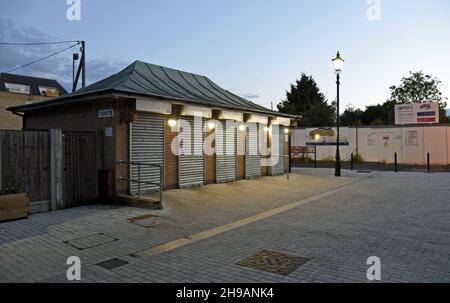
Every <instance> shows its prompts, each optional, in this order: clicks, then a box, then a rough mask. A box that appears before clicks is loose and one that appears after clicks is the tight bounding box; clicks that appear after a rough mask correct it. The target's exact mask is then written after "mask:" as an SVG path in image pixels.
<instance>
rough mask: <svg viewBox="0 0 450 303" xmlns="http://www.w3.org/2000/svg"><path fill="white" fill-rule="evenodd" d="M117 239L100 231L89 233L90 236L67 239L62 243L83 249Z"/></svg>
mask: <svg viewBox="0 0 450 303" xmlns="http://www.w3.org/2000/svg"><path fill="white" fill-rule="evenodd" d="M118 240H119V239H116V238H114V237H111V236H108V235H105V234H102V233H100V234H95V235H91V236H86V237H81V238H76V239H72V240H69V241H64V243H66V244H67V245H70V246H72V247H74V248H76V249H78V250H84V249H88V248H93V247H97V246H101V245H104V244H108V243H111V242H114V241H118Z"/></svg>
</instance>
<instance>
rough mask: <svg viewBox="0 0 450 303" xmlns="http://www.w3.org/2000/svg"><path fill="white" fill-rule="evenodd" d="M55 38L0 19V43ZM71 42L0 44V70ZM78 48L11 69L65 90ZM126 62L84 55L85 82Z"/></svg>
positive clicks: (5, 69)
mask: <svg viewBox="0 0 450 303" xmlns="http://www.w3.org/2000/svg"><path fill="white" fill-rule="evenodd" d="M61 40H64V39H61V38H60V37H55V36H52V35H49V34H47V33H44V32H41V31H39V30H37V29H35V28H32V27H19V26H16V25H15V24H14V22H12V21H11V20H8V19H0V42H18V43H22V42H46V41H61ZM70 45H71V44H67V45H66V44H56V45H41V46H5V45H0V72H6V71H8V70H11V69H13V68H16V67H18V66H21V65H24V64H27V63H29V62H32V61H35V60H38V59H40V58H43V57H45V56H48V55H50V54H52V53H55V52H57V51H59V50H62V49H64V48H66V47H68V46H70ZM77 51H79V47H78V46H75V47H74V48H72V49H70V50H67V51H65V52H63V53H61V54H59V55H56V56H53V57H51V58H48V59H46V60H44V61H41V62H38V63H35V64H32V65H30V66H28V67H25V68H22V69H18V70H17V71H14V73H16V74H21V75H28V76H35V77H43V78H50V79H55V80H57V81H58V82H59V83H60V84H61V85H63V86H64V87H65V88H66V89H67V90H68V91H71V87H72V53H75V52H77ZM127 64H128V63H127V62H124V61H122V60H110V59H104V58H92V57H89V54H88V55H87V57H86V67H87V71H86V76H87V79H86V81H87V84H90V83H94V82H96V81H98V80H101V79H103V78H106V77H108V76H110V75H112V74H114V73H117V72H118V71H120V70H121V69H122V68H123V67H124V66H126V65H127Z"/></svg>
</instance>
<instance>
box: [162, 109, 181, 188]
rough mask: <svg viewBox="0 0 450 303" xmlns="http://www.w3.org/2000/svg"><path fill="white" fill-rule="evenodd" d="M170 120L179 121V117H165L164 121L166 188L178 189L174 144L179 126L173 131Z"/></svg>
mask: <svg viewBox="0 0 450 303" xmlns="http://www.w3.org/2000/svg"><path fill="white" fill-rule="evenodd" d="M169 119H175V120H177V119H178V116H177V115H170V116H165V119H164V138H165V139H164V140H165V141H164V165H165V166H164V175H165V176H164V177H165V188H166V189H174V188H178V156H177V155H175V154H174V153H173V152H172V142H173V140H175V139H176V137H177V136H178V131H177V130H178V126H177V127H175V128H174V129H173V130H172V128H171V127H170V126H169V124H168V122H169Z"/></svg>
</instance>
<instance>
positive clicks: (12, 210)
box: [0, 193, 30, 222]
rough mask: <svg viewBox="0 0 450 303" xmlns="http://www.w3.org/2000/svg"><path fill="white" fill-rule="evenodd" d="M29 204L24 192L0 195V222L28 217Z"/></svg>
mask: <svg viewBox="0 0 450 303" xmlns="http://www.w3.org/2000/svg"><path fill="white" fill-rule="evenodd" d="M29 204H30V199H29V198H28V197H27V194H25V193H23V194H12V195H2V196H0V222H2V221H9V220H16V219H23V218H26V217H28V207H29Z"/></svg>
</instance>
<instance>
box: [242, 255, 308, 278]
mask: <svg viewBox="0 0 450 303" xmlns="http://www.w3.org/2000/svg"><path fill="white" fill-rule="evenodd" d="M309 260H310V259H308V258H303V257H297V256H291V255H286V254H282V253H278V252H272V251H268V250H263V251H261V252H259V253H257V254H256V255H254V256H251V257H249V258H247V259H244V260H242V261H241V262H239V263H238V265H240V266H244V267H249V268H253V269H257V270H262V271H266V272H270V273H274V274H278V275H282V276H288V275H289V274H291V273H292V272H294V271H295V270H297V268H299V267H300V266H302V265H303V264H305V263H306V262H308V261H309Z"/></svg>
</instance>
